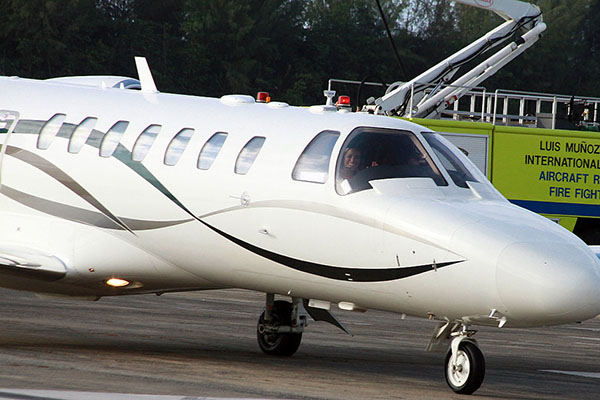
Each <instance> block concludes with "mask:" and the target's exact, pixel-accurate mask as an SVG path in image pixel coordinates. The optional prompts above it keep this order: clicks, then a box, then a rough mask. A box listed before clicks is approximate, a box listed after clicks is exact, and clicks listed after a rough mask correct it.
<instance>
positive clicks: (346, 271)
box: [200, 221, 462, 282]
mask: <svg viewBox="0 0 600 400" xmlns="http://www.w3.org/2000/svg"><path fill="white" fill-rule="evenodd" d="M200 222H202V223H203V224H204V225H206V226H207V227H208V228H210V229H211V230H212V231H214V232H216V233H218V234H219V235H221V236H223V237H224V238H226V239H228V240H230V241H231V242H233V243H235V244H237V245H238V246H241V247H243V248H245V249H246V250H248V251H250V252H252V253H254V254H257V255H259V256H262V257H264V258H266V259H268V260H271V261H274V262H276V263H279V264H282V265H285V266H286V267H289V268H292V269H295V270H296V271H301V272H306V273H308V274H311V275H318V276H321V277H324V278H329V279H335V280H340V281H352V282H384V281H393V280H397V279H403V278H408V277H410V276H414V275H418V274H422V273H425V272H428V271H432V270H435V269H439V268H443V267H446V266H448V265H452V264H457V263H460V262H462V260H461V261H450V262H445V263H439V264H435V265H434V264H427V265H417V266H414V267H405V268H377V269H376V268H348V267H332V266H329V265H323V264H317V263H313V262H310V261H303V260H298V259H295V258H292V257H288V256H284V255H282V254H277V253H274V252H272V251H269V250H265V249H262V248H260V247H257V246H254V245H252V244H250V243H247V242H244V241H243V240H241V239H238V238H236V237H234V236H231V235H229V234H227V233H225V232H223V231H221V230H219V229H217V228H215V227H214V226H211V225H209V224H207V223H206V222H204V221H200Z"/></svg>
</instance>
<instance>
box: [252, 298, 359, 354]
mask: <svg viewBox="0 0 600 400" xmlns="http://www.w3.org/2000/svg"><path fill="white" fill-rule="evenodd" d="M321 305H322V304H321ZM309 316H310V317H311V318H312V319H314V320H315V321H324V322H327V323H330V324H332V325H334V326H336V327H338V328H340V329H341V330H343V331H344V332H346V333H347V334H349V335H351V334H350V332H349V331H348V329H346V327H345V326H344V325H343V324H342V323H341V322H340V321H338V319H337V318H336V317H335V316H333V314H331V313H330V312H329V308H328V307H327V308H318V307H316V306H311V304H310V302H309V301H308V300H306V299H301V298H297V297H294V298H292V302H291V303H290V302H288V301H283V300H277V301H275V295H274V294H272V293H267V300H266V307H265V309H264V311H263V312H262V314H261V315H260V318H258V324H257V326H256V338H257V339H258V345H259V346H260V348H261V350H262V351H264V352H265V353H266V354H271V355H276V356H291V355H293V354H294V353H295V352H296V350H298V347H299V346H300V341H301V340H302V332H304V329H305V328H306V326H307V325H308V317H309Z"/></svg>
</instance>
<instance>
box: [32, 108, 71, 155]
mask: <svg viewBox="0 0 600 400" xmlns="http://www.w3.org/2000/svg"><path fill="white" fill-rule="evenodd" d="M65 118H66V115H65V114H54V116H53V117H52V118H50V119H49V120H48V121H46V123H45V124H44V126H42V129H41V130H40V136H38V142H37V148H38V149H40V150H47V149H48V148H49V147H50V145H51V144H52V141H53V140H54V138H55V137H56V134H57V133H58V131H59V130H60V127H61V126H62V124H63V122H64V121H65Z"/></svg>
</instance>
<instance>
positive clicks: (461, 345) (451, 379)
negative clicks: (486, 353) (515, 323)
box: [427, 322, 485, 394]
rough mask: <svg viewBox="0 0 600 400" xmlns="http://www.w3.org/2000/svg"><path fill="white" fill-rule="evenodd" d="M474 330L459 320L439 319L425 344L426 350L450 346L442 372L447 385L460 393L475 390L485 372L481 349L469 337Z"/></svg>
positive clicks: (438, 349) (481, 381)
mask: <svg viewBox="0 0 600 400" xmlns="http://www.w3.org/2000/svg"><path fill="white" fill-rule="evenodd" d="M475 332H476V331H474V330H470V329H468V327H467V326H465V325H463V324H461V323H460V322H454V323H450V322H446V323H440V324H438V325H437V326H436V328H435V332H434V335H433V337H432V339H431V341H430V342H429V345H428V346H427V350H428V351H444V349H448V347H449V350H447V351H448V353H447V355H446V361H445V364H444V375H445V376H446V383H448V386H450V389H452V390H453V391H454V392H456V393H459V394H471V393H473V392H475V391H476V390H477V389H479V387H480V386H481V384H482V383H483V378H484V376H485V360H484V358H483V353H482V352H481V350H479V347H478V346H477V342H476V341H475V339H472V338H471V337H472V336H473V335H474V334H475ZM448 345H449V346H448Z"/></svg>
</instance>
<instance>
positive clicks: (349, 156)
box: [344, 147, 361, 172]
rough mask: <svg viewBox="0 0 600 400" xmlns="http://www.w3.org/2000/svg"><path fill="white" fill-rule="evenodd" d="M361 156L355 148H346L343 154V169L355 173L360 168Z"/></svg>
mask: <svg viewBox="0 0 600 400" xmlns="http://www.w3.org/2000/svg"><path fill="white" fill-rule="evenodd" d="M360 161H361V154H360V150H359V149H358V148H356V147H348V148H347V149H346V151H345V152H344V168H346V169H347V170H348V171H352V172H356V171H357V170H358V167H359V166H360Z"/></svg>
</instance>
